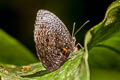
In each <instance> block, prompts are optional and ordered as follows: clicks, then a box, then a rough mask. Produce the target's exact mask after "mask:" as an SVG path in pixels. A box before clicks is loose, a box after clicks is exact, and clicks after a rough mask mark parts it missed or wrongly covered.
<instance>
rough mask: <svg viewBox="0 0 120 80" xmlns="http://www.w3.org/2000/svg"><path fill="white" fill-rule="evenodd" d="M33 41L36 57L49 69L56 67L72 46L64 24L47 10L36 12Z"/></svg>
mask: <svg viewBox="0 0 120 80" xmlns="http://www.w3.org/2000/svg"><path fill="white" fill-rule="evenodd" d="M34 41H35V43H36V49H37V54H38V57H39V59H40V61H41V62H42V64H43V66H44V67H45V68H46V69H47V70H49V71H54V70H56V69H58V68H59V67H60V66H61V65H62V64H63V63H64V62H65V61H66V60H67V57H68V55H69V53H71V52H72V51H73V48H74V44H73V42H72V37H71V35H70V33H69V31H68V29H67V28H66V26H65V25H64V24H63V22H62V21H61V20H60V19H59V18H58V17H57V16H56V15H54V14H53V13H51V12H49V11H47V10H39V11H38V13H37V17H36V21H35V30H34ZM63 48H65V49H66V50H67V51H64V50H63Z"/></svg>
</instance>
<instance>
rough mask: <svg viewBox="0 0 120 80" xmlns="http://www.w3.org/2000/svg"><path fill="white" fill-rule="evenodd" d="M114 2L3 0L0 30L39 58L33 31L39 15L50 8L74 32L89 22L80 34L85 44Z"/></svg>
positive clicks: (100, 0)
mask: <svg viewBox="0 0 120 80" xmlns="http://www.w3.org/2000/svg"><path fill="white" fill-rule="evenodd" d="M113 1H114V0H99V1H97V0H0V28H2V29H3V30H4V31H6V32H7V33H8V34H10V35H11V36H13V37H14V38H16V39H17V40H19V41H20V42H21V43H22V44H24V45H25V46H26V47H27V48H28V49H29V50H31V51H32V52H33V53H34V54H35V55H36V50H35V46H34V41H33V30H34V23H35V18H36V13H37V11H38V10H39V9H47V10H49V11H51V12H53V13H54V14H56V15H57V16H58V17H59V18H60V19H61V20H62V21H63V22H64V24H65V25H66V26H67V27H68V29H69V31H70V33H71V32H72V26H73V22H76V30H77V28H79V27H80V26H81V25H82V24H83V23H84V22H85V21H87V20H90V23H89V24H87V25H86V26H85V27H84V28H83V29H82V30H81V31H80V32H79V33H78V34H77V35H76V38H77V42H80V43H82V44H83V40H84V35H85V33H86V31H87V30H88V29H89V28H90V27H93V26H94V25H96V24H98V23H99V22H100V21H101V20H103V18H104V15H105V11H106V9H107V7H108V6H109V4H111V3H112V2H113Z"/></svg>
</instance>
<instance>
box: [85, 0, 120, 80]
mask: <svg viewBox="0 0 120 80" xmlns="http://www.w3.org/2000/svg"><path fill="white" fill-rule="evenodd" d="M84 44H85V49H86V50H88V53H89V64H90V70H91V71H92V72H91V78H92V80H118V79H120V77H119V76H117V77H115V78H111V77H108V74H109V75H111V74H113V75H115V74H116V73H118V74H119V75H120V73H119V72H118V71H120V0H117V1H114V2H113V3H112V4H111V5H110V6H109V7H108V9H107V12H106V15H105V18H104V20H103V21H102V22H100V23H99V24H98V25H96V26H94V27H93V28H91V29H90V30H89V31H88V32H87V34H86V36H85V43H84ZM99 69H100V70H99ZM104 70H106V71H108V72H106V71H104ZM104 72H106V75H105V73H104ZM102 74H104V75H102ZM111 76H112V75H111ZM112 77H114V76H112Z"/></svg>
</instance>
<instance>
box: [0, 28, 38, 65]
mask: <svg viewBox="0 0 120 80" xmlns="http://www.w3.org/2000/svg"><path fill="white" fill-rule="evenodd" d="M36 61H37V59H36V58H35V57H34V56H33V55H32V53H31V52H30V51H29V50H28V49H27V48H26V47H24V46H23V45H22V44H20V43H19V42H18V41H17V40H15V39H14V38H12V37H10V36H9V35H8V34H7V33H5V32H4V31H3V30H1V29H0V63H1V64H3V63H5V64H15V65H26V64H30V63H33V62H36Z"/></svg>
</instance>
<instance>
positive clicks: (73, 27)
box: [72, 22, 76, 37]
mask: <svg viewBox="0 0 120 80" xmlns="http://www.w3.org/2000/svg"><path fill="white" fill-rule="evenodd" d="M75 24H76V23H75V22H74V23H73V30H72V37H73V35H74V31H75Z"/></svg>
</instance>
